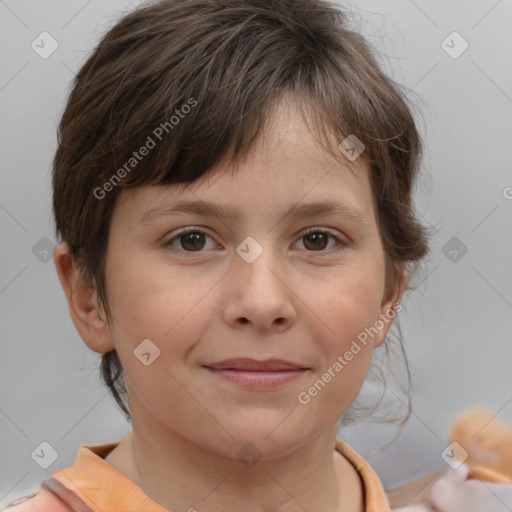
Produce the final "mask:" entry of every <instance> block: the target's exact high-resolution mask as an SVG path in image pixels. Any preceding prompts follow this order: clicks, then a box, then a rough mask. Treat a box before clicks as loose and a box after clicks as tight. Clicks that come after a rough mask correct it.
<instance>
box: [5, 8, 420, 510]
mask: <svg viewBox="0 0 512 512" xmlns="http://www.w3.org/2000/svg"><path fill="white" fill-rule="evenodd" d="M58 142H59V145H58V149H57V153H56V155H55V159H54V166H53V208H54V215H55V221H56V231H57V235H58V236H59V237H60V239H61V241H62V243H61V244H60V245H59V246H58V247H57V248H56V250H55V253H54V261H55V265H56V269H57V272H58V276H59V279H60V282H61V284H62V287H63V290H64V293H65V295H66V298H67V301H68V304H69V310H70V314H71V317H72V320H73V322H74V324H75V326H76V328H77V330H78V332H79V334H80V336H81V337H82V339H83V341H84V342H85V343H86V344H87V345H88V346H89V347H90V348H91V349H92V350H94V351H96V352H98V353H100V354H102V363H101V364H102V367H101V369H102V376H103V379H104V381H105V383H106V385H107V386H108V387H109V389H110V391H111V393H112V395H113V397H114V398H115V400H116V401H117V403H118V404H119V406H120V407H121V409H122V410H123V412H124V413H125V414H126V416H127V419H128V420H129V421H130V422H131V423H132V426H133V431H132V432H130V433H129V434H128V435H127V436H126V437H124V438H123V439H121V440H120V441H119V442H116V443H109V444H104V445H97V446H81V447H80V449H79V451H78V455H77V458H76V460H75V462H74V463H73V465H71V466H70V467H68V468H63V469H61V470H59V471H56V472H54V473H53V474H52V475H51V476H50V477H48V478H47V479H45V480H44V482H43V485H42V489H41V491H40V492H39V493H38V494H37V495H35V496H33V497H31V498H30V499H28V500H25V501H23V502H22V503H20V504H18V505H16V506H14V507H12V508H10V510H16V511H18V512H19V511H24V510H27V511H28V510H54V511H61V510H62V511H69V510H75V511H114V510H124V511H164V510H170V511H177V510H187V511H189V512H191V511H196V510H197V511H203V510H204V511H206V510H208V511H210V512H216V511H221V510H222V511H224V510H245V511H248V512H253V511H254V512H256V511H264V510H273V511H276V512H277V511H279V512H285V511H286V512H291V511H299V510H301V511H303V510H310V511H313V510H314V511H316V512H335V511H341V510H343V511H344V512H356V511H357V512H361V511H372V512H388V511H389V510H390V505H389V503H388V500H387V497H386V495H385V493H384V490H383V488H382V485H381V483H380V481H379V479H378V477H377V475H376V474H375V472H374V471H373V470H372V468H371V467H370V466H369V465H368V463H367V462H366V461H365V460H364V459H363V458H362V457H361V456H360V455H358V454H357V453H356V452H355V451H354V450H353V449H352V448H350V446H348V445H347V444H346V443H344V442H343V441H342V440H341V439H337V438H336V434H337V431H338V424H339V421H340V419H341V418H342V417H343V416H344V414H345V413H346V411H347V410H348V409H349V407H350V405H351V403H352V402H353V400H354V398H355V397H356V395H357V394H358V391H359V389H360V387H361V385H362V383H363V381H364V379H365V376H366V375H367V373H368V370H369V366H370V360H371V357H372V353H373V350H374V349H375V348H377V347H378V346H380V345H382V344H383V343H385V339H386V335H387V333H388V331H389V329H390V327H391V326H392V324H393V322H394V320H395V318H396V316H397V314H398V312H399V311H400V308H401V304H400V301H401V300H402V297H403V294H404V293H405V292H406V290H407V289H408V287H409V286H410V283H411V278H412V277H413V276H414V274H415V272H417V270H418V269H419V264H420V263H421V261H422V260H423V258H424V257H425V256H426V255H427V253H428V231H427V229H426V228H425V227H424V226H422V225H421V224H420V223H419V222H418V221H417V219H416V217H415V214H414V210H413V206H412V189H413V185H414V182H415V179H416V175H417V172H418V166H419V160H420V155H421V141H420V138H419V135H418V132H417V129H416V126H415V122H414V119H413V117H412V115H411V112H410V109H409V107H408V105H407V102H406V100H405V96H404V94H403V92H402V91H401V89H400V87H399V86H398V85H397V84H395V83H394V82H393V81H392V80H391V79H390V78H389V77H387V76H385V75H384V74H383V73H382V71H381V70H380V68H379V66H378V64H377V62H376V61H375V59H374V57H373V55H372V50H371V48H370V47H369V45H368V44H367V43H366V41H365V40H364V39H363V38H362V36H360V35H359V34H357V33H356V32H354V31H352V30H350V29H349V28H348V23H347V20H346V17H345V15H344V14H343V12H342V11H340V10H339V9H338V7H336V6H334V5H329V4H328V3H326V2H323V1H322V0H161V1H158V2H154V3H151V4H147V5H145V6H142V7H139V8H138V9H136V10H135V11H133V12H131V13H129V14H128V15H126V16H125V17H124V18H122V19H121V20H120V21H119V22H118V23H117V24H116V25H115V26H114V27H113V28H112V29H111V30H110V31H109V32H108V33H107V34H106V35H105V36H104V37H103V39H102V40H101V41H100V43H99V44H98V46H97V48H96V49H95V51H94V52H93V54H92V55H91V56H90V57H89V59H88V60H87V62H86V63H85V64H84V65H83V67H82V68H81V70H80V71H79V73H78V75H77V77H76V80H75V82H74V85H73V89H72V91H71V94H70V97H69V100H68V103H67V105H66V109H65V111H64V114H63V116H62V120H61V123H60V127H59V139H58ZM425 506H427V505H425Z"/></svg>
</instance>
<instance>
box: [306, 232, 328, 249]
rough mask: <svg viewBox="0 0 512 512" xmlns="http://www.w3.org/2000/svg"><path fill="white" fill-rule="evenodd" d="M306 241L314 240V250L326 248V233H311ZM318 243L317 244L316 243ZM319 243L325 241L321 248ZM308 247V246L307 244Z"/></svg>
mask: <svg viewBox="0 0 512 512" xmlns="http://www.w3.org/2000/svg"><path fill="white" fill-rule="evenodd" d="M306 239H309V240H311V239H313V240H314V242H313V249H319V248H320V249H323V248H325V240H326V236H325V234H324V233H311V234H310V235H306ZM315 241H316V243H315ZM318 241H323V242H324V244H321V245H322V247H319V246H318ZM306 245H307V244H306Z"/></svg>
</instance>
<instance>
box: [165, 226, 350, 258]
mask: <svg viewBox="0 0 512 512" xmlns="http://www.w3.org/2000/svg"><path fill="white" fill-rule="evenodd" d="M189 233H202V234H204V235H206V236H208V237H210V238H212V237H211V236H210V235H209V234H208V233H206V232H205V231H203V230H202V229H199V228H197V227H194V226H191V227H187V228H183V229H182V230H180V231H178V232H177V233H176V234H175V235H174V236H173V237H172V238H170V239H169V240H168V241H167V242H165V243H164V246H165V247H166V248H168V249H170V250H173V251H179V252H185V253H187V254H201V253H203V252H205V251H203V250H200V251H186V250H185V249H181V248H179V249H178V248H176V247H172V244H173V242H174V241H175V240H179V238H180V237H182V236H184V235H187V234H189ZM313 233H321V234H323V235H328V236H329V237H331V238H333V239H334V240H335V241H336V242H337V247H336V248H334V249H331V250H319V251H308V250H306V252H310V253H318V254H320V255H322V254H325V253H328V254H332V253H337V252H339V251H342V250H344V249H345V248H346V247H347V246H348V243H347V242H345V241H344V240H342V239H341V238H339V237H338V236H337V235H335V234H334V233H332V232H331V231H328V230H325V229H320V228H314V227H313V228H308V230H307V231H306V232H305V233H303V234H302V235H301V236H300V238H299V240H300V239H302V238H303V237H305V236H307V235H311V234H313ZM212 240H213V238H212Z"/></svg>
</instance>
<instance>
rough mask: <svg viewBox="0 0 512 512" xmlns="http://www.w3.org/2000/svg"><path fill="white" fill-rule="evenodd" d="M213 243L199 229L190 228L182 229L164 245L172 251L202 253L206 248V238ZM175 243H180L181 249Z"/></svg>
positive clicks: (208, 236)
mask: <svg viewBox="0 0 512 512" xmlns="http://www.w3.org/2000/svg"><path fill="white" fill-rule="evenodd" d="M206 237H207V238H209V239H210V240H212V241H213V239H212V237H211V236H210V235H208V234H206V233H205V232H204V231H201V230H200V229H198V228H195V227H190V228H185V229H182V230H181V231H180V232H178V234H176V235H175V236H173V237H172V238H171V239H169V240H168V241H167V242H166V243H165V244H164V245H165V246H166V247H171V248H172V249H178V250H179V249H182V250H184V251H185V252H201V249H203V248H204V246H205V238H206ZM175 242H178V245H179V248H177V247H176V244H175Z"/></svg>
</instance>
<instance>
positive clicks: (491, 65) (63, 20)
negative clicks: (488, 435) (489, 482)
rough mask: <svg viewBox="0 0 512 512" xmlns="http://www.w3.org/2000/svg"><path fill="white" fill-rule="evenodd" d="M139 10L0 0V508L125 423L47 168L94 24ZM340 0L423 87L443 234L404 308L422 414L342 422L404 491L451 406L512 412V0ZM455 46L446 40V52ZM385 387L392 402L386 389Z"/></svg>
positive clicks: (425, 186)
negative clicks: (50, 41) (49, 43)
mask: <svg viewBox="0 0 512 512" xmlns="http://www.w3.org/2000/svg"><path fill="white" fill-rule="evenodd" d="M137 4H138V2H136V1H132V2H128V1H123V0H117V1H113V0H110V1H102V2H100V1H99V0H89V1H88V2H87V1H84V0H72V1H70V0H67V1H64V0H60V1H59V0H53V1H47V2H38V1H35V0H30V1H29V0H18V1H14V0H5V1H3V0H0V34H1V36H0V37H1V46H0V53H1V59H2V60H1V62H2V66H1V69H0V107H1V112H2V123H1V128H0V129H1V137H0V140H1V141H2V154H1V162H2V163H1V165H2V187H1V195H0V223H1V233H2V244H1V246H2V253H3V254H2V260H1V261H2V265H1V275H0V314H1V329H2V344H1V348H2V354H1V358H0V364H1V368H0V379H1V381H0V382H1V386H0V429H1V430H0V431H1V433H2V435H1V437H0V506H5V505H6V504H7V503H9V502H11V501H13V500H15V499H16V498H18V497H20V496H23V495H24V494H27V493H29V492H35V491H36V490H37V489H38V488H39V484H40V481H41V480H42V479H43V478H44V477H45V476H47V475H49V474H51V473H53V472H54V471H56V470H57V469H61V468H64V467H66V466H67V465H69V464H71V463H72V462H73V460H74V458H75V456H76V453H77V450H78V447H79V446H80V444H100V443H106V442H111V441H116V440H118V439H119V438H120V437H121V436H122V435H124V434H125V433H126V432H128V431H129V430H130V425H129V424H128V423H127V422H126V421H125V420H124V417H123V416H122V414H121V413H120V412H119V411H118V410H117V409H116V406H115V404H114V402H113V401H112V400H111V399H110V397H109V395H108V394H107V391H106V389H103V388H102V386H101V383H100V380H99V374H98V370H97V368H98V365H99V355H97V354H95V353H93V352H91V351H90V350H89V349H88V348H87V347H86V346H85V344H84V343H83V342H82V341H81V339H80V337H79V336H78V334H77V333H76V332H75V329H74V327H73V325H72V322H71V320H70V318H69V313H68V310H67V304H66V302H65V299H64V294H63V293H62V290H61V288H60V284H59V282H58V279H57V276H56V273H55V270H54V266H53V262H52V261H51V260H50V261H46V262H45V255H46V254H50V253H45V251H47V250H48V249H51V245H52V242H55V239H54V235H53V224H52V219H51V210H50V199H51V195H50V165H51V160H52V157H53V153H54V151H55V148H56V127H57V123H58V120H59V118H60V115H61V114H62V110H63V106H64V102H65V99H66V94H67V92H68V90H69V85H68V84H69V82H70V80H71V79H72V78H73V76H74V72H76V71H77V70H78V69H79V66H80V64H81V63H82V62H83V61H84V59H85V57H86V55H87V52H88V51H90V50H91V49H92V48H93V46H94V44H95V42H96V41H97V40H98V38H99V36H100V35H101V34H102V33H103V32H104V31H105V30H106V29H107V28H108V27H109V26H110V25H111V24H112V22H113V20H114V19H115V18H116V17H117V16H118V15H119V14H120V13H121V11H124V10H128V9H130V8H131V7H133V6H135V5H137ZM346 4H349V5H350V6H351V8H352V9H353V10H355V12H356V14H357V16H356V18H355V22H356V28H359V29H360V30H361V31H362V32H363V34H364V35H365V36H366V37H367V38H368V39H369V40H370V42H371V43H373V44H374V45H375V47H376V49H377V51H378V53H380V54H382V55H381V59H382V60H381V61H382V63H383V65H384V67H385V69H386V71H387V72H388V73H390V74H391V75H392V76H393V77H394V78H395V79H396V80H397V81H399V82H400V83H403V84H404V85H406V86H407V87H409V88H410V89H412V90H414V92H415V93H416V94H418V95H419V97H420V98H421V104H420V105H419V108H420V109H421V111H422V113H423V120H422V119H418V120H419V124H420V129H421V131H422V133H423V136H424V140H425V144H426V153H425V157H424V161H423V168H424V172H423V176H422V179H421V181H420V182H419V183H418V187H417V190H416V204H417V209H418V211H419V214H420V215H421V218H422V220H423V222H424V223H426V224H429V225H434V226H435V227H437V230H438V231H437V235H436V236H435V239H434V240H433V245H432V250H433V256H432V257H431V258H430V260H428V261H427V262H426V264H425V267H424V270H423V274H422V276H423V277H422V278H420V279H419V280H421V279H423V280H422V281H421V283H420V285H419V287H418V290H417V291H415V292H413V293H411V294H410V295H409V297H408V298H407V299H406V301H405V304H404V305H405V309H404V310H402V312H401V313H400V318H401V326H402V332H403V336H404V343H405V347H406V350H407V355H408V359H409V363H410V368H411V372H412V378H413V386H414V387H413V414H412V417H411V419H410V420H409V422H408V423H407V424H406V426H405V427H404V428H403V429H402V430H401V431H399V430H398V427H396V426H393V425H391V426H390V425H383V424H379V423H371V422H368V421H366V422H362V423H360V424H358V425H356V426H350V427H343V428H342V429H341V431H340V436H341V437H343V438H344V439H345V440H346V441H348V442H349V443H350V444H352V446H353V447H354V448H355V449H356V450H358V451H360V453H361V454H362V455H363V456H365V457H366V458H367V459H368V460H369V461H370V463H372V464H373V466H374V467H375V469H376V470H377V471H378V473H379V474H380V476H381V478H382V479H383V481H384V484H385V485H386V486H388V487H394V486H397V485H401V484H403V483H406V482H407V481H409V480H410V479H411V478H415V477H420V476H423V475H425V474H426V473H428V472H429V471H432V470H437V469H441V468H443V467H444V462H443V460H442V459H441V457H440V454H441V452H442V451H443V449H444V448H445V447H446V444H447V442H446V439H447V435H448V432H449V426H450V423H451V421H452V418H453V414H454V413H456V412H458V411H461V410H464V409H465V408H468V407H472V406H475V405H481V406H484V407H487V408H489V409H490V410H491V411H492V412H494V413H495V414H497V415H498V417H499V418H500V419H502V420H503V421H506V422H508V423H510V424H512V372H511V371H510V370H511V359H512V339H511V332H512V329H511V325H512V320H511V319H512V272H511V271H510V265H511V262H512V257H511V256H512V164H511V162H512V143H511V140H512V139H511V135H512V36H511V33H512V1H511V0H500V1H496V0H481V1H473V2H468V1H463V0H457V1H455V0H451V1H448V2H446V1H441V0H436V1H428V2H427V1H426V0H416V1H412V0H392V1H390V0H387V1H386V2H381V1H370V0H364V1H357V2H346V3H344V4H343V5H346ZM43 31H47V32H49V33H50V34H51V36H52V37H53V38H54V39H55V40H56V41H57V42H58V45H59V46H58V48H57V50H56V51H55V52H54V53H53V54H52V55H51V56H49V57H48V58H47V59H43V58H41V57H40V56H39V55H38V54H37V53H36V52H35V51H34V50H33V49H32V48H31V43H32V41H33V40H35V39H36V37H37V36H38V35H39V34H40V33H41V32H43ZM453 31H457V32H458V33H459V34H460V35H461V36H462V37H463V38H464V39H465V40H466V41H467V42H468V44H469V47H468V49H467V50H466V51H465V52H464V53H462V54H461V55H460V56H458V57H457V58H453V57H451V56H450V55H448V54H447V53H446V51H445V50H444V49H443V47H442V42H443V40H445V39H446V38H447V36H448V35H449V34H451V33H452V32H453ZM452 39H453V38H452ZM460 43H461V42H460V41H459V40H457V39H454V42H453V43H451V42H450V39H448V44H450V45H451V46H453V48H452V50H451V51H458V50H459V49H460V48H461V46H460ZM386 55H387V57H386ZM454 237H456V239H455V240H452V239H453V238H454ZM47 239H49V240H47ZM51 241H52V242H51ZM446 244H448V245H446ZM452 244H455V245H453V247H455V248H456V249H457V251H458V256H457V258H454V256H453V253H452V255H450V253H449V250H452V248H453V247H452ZM463 246H465V247H466V248H467V253H466V254H464V255H463V257H460V256H461V254H462V252H461V251H460V248H461V247H463ZM34 247H35V248H34ZM454 259H455V260H456V261H454ZM397 368H398V366H397ZM396 371H398V370H396ZM394 372H395V370H393V368H391V373H394ZM369 389H370V392H371V386H370V387H369ZM388 395H389V393H388ZM390 396H391V397H393V396H394V397H395V398H394V400H395V401H396V400H397V398H396V395H395V392H394V391H393V388H392V386H391V395H390ZM397 403H398V402H397ZM397 436H398V437H397ZM395 437H396V439H395V440H394V441H393V438H395ZM44 441H45V442H47V443H49V444H50V445H51V446H53V447H54V449H55V450H56V451H57V453H58V457H57V459H56V460H55V461H54V462H53V463H52V465H51V466H49V467H48V468H46V469H43V468H41V467H40V466H39V465H38V464H36V462H35V461H34V460H33V458H32V457H31V454H32V453H33V452H34V450H35V449H36V448H37V447H38V446H39V445H40V443H41V442H44ZM385 443H387V444H385ZM384 444H385V446H383V445H384Z"/></svg>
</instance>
